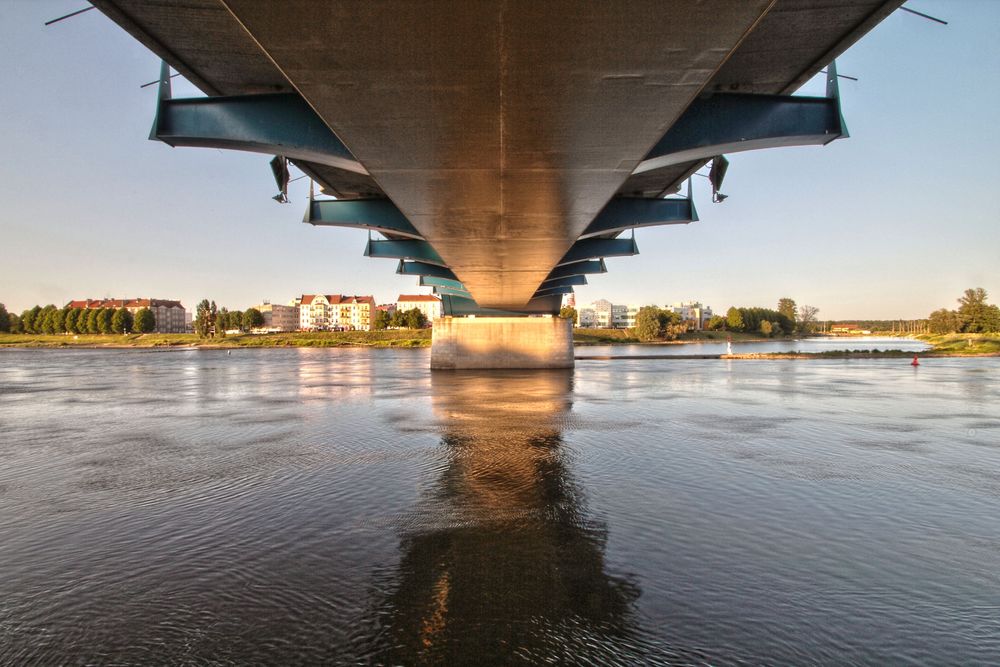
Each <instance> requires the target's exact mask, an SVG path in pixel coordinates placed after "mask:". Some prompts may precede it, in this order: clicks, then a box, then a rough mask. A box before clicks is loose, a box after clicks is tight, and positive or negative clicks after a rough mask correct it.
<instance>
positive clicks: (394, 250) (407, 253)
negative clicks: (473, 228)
mask: <svg viewBox="0 0 1000 667" xmlns="http://www.w3.org/2000/svg"><path fill="white" fill-rule="evenodd" d="M365 257H375V258H385V259H415V260H418V261H421V262H426V263H427V264H437V265H438V266H441V267H443V266H445V263H444V260H443V259H441V256H440V255H439V254H437V251H436V250H434V248H433V247H431V244H430V243H428V242H427V241H416V240H413V239H403V240H395V239H391V240H381V239H368V245H367V246H365Z"/></svg>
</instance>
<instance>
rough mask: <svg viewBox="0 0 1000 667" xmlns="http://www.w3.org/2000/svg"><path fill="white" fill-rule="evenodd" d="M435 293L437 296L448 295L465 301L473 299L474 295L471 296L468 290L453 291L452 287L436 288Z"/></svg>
mask: <svg viewBox="0 0 1000 667" xmlns="http://www.w3.org/2000/svg"><path fill="white" fill-rule="evenodd" d="M433 292H434V293H435V294H439V295H441V296H444V295H445V294H447V295H448V296H457V297H461V298H463V299H471V298H472V295H471V294H469V292H468V291H467V290H464V289H451V288H450V287H440V286H438V287H435V288H434V290H433Z"/></svg>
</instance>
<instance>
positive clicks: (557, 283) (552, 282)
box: [538, 275, 587, 290]
mask: <svg viewBox="0 0 1000 667" xmlns="http://www.w3.org/2000/svg"><path fill="white" fill-rule="evenodd" d="M586 284H587V276H583V275H579V276H566V277H564V278H548V279H546V280H545V281H544V282H543V283H542V284H541V285H539V286H538V289H540V290H544V289H549V288H551V287H567V286H569V285H586Z"/></svg>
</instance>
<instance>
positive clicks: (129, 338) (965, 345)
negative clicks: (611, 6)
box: [0, 329, 1000, 359]
mask: <svg viewBox="0 0 1000 667" xmlns="http://www.w3.org/2000/svg"><path fill="white" fill-rule="evenodd" d="M916 338H917V339H919V340H922V341H925V342H927V343H929V344H931V345H932V346H933V347H932V348H931V349H930V350H927V351H925V352H920V353H919V356H922V357H934V356H1000V335H997V334H989V335H986V334H947V335H921V336H916ZM732 339H733V342H751V341H757V340H777V339H773V338H772V339H762V338H760V337H759V336H756V335H755V334H732ZM725 340H726V333H725V332H718V331H716V332H712V331H692V332H689V333H687V334H684V335H682V336H681V338H680V340H677V341H673V343H685V342H697V341H716V342H722V341H725ZM573 342H574V343H576V344H577V345H581V346H586V345H616V344H617V345H622V344H637V343H639V340H638V339H637V338H635V337H634V335H632V332H631V331H630V330H628V329H576V330H574V332H573ZM430 344H431V330H430V329H417V330H412V329H402V330H390V331H336V332H335V331H323V332H316V333H306V332H293V333H279V334H236V335H231V336H226V337H225V338H198V336H196V335H195V334H129V335H125V336H115V335H76V336H74V335H71V334H55V335H44V334H4V333H0V347H47V348H69V347H98V348H99V347H107V348H116V347H121V348H132V347H136V348H139V347H203V348H233V347H429V346H430ZM661 344H670V343H650V344H649V345H650V347H655V346H656V345H661ZM849 345H850V340H849V339H845V340H844V346H845V347H848V346H849ZM911 356H913V352H904V351H901V350H873V351H871V352H865V351H851V350H840V351H827V352H792V353H788V352H775V353H763V354H741V355H733V357H732V358H740V359H757V358H767V359H807V358H816V357H819V358H837V359H843V358H869V359H871V358H879V357H889V358H892V357H911Z"/></svg>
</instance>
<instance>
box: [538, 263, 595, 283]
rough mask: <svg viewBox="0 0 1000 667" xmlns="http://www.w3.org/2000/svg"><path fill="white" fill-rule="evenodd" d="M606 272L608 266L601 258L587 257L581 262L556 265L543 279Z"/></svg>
mask: <svg viewBox="0 0 1000 667" xmlns="http://www.w3.org/2000/svg"><path fill="white" fill-rule="evenodd" d="M607 272H608V267H607V266H606V265H605V264H604V260H603V259H588V260H586V261H583V262H573V263H572V264H564V265H563V266H557V267H556V268H554V269H552V271H551V272H550V273H549V277H548V278H546V279H545V280H546V281H548V280H552V279H554V278H565V277H566V276H583V275H590V274H594V273H607Z"/></svg>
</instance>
